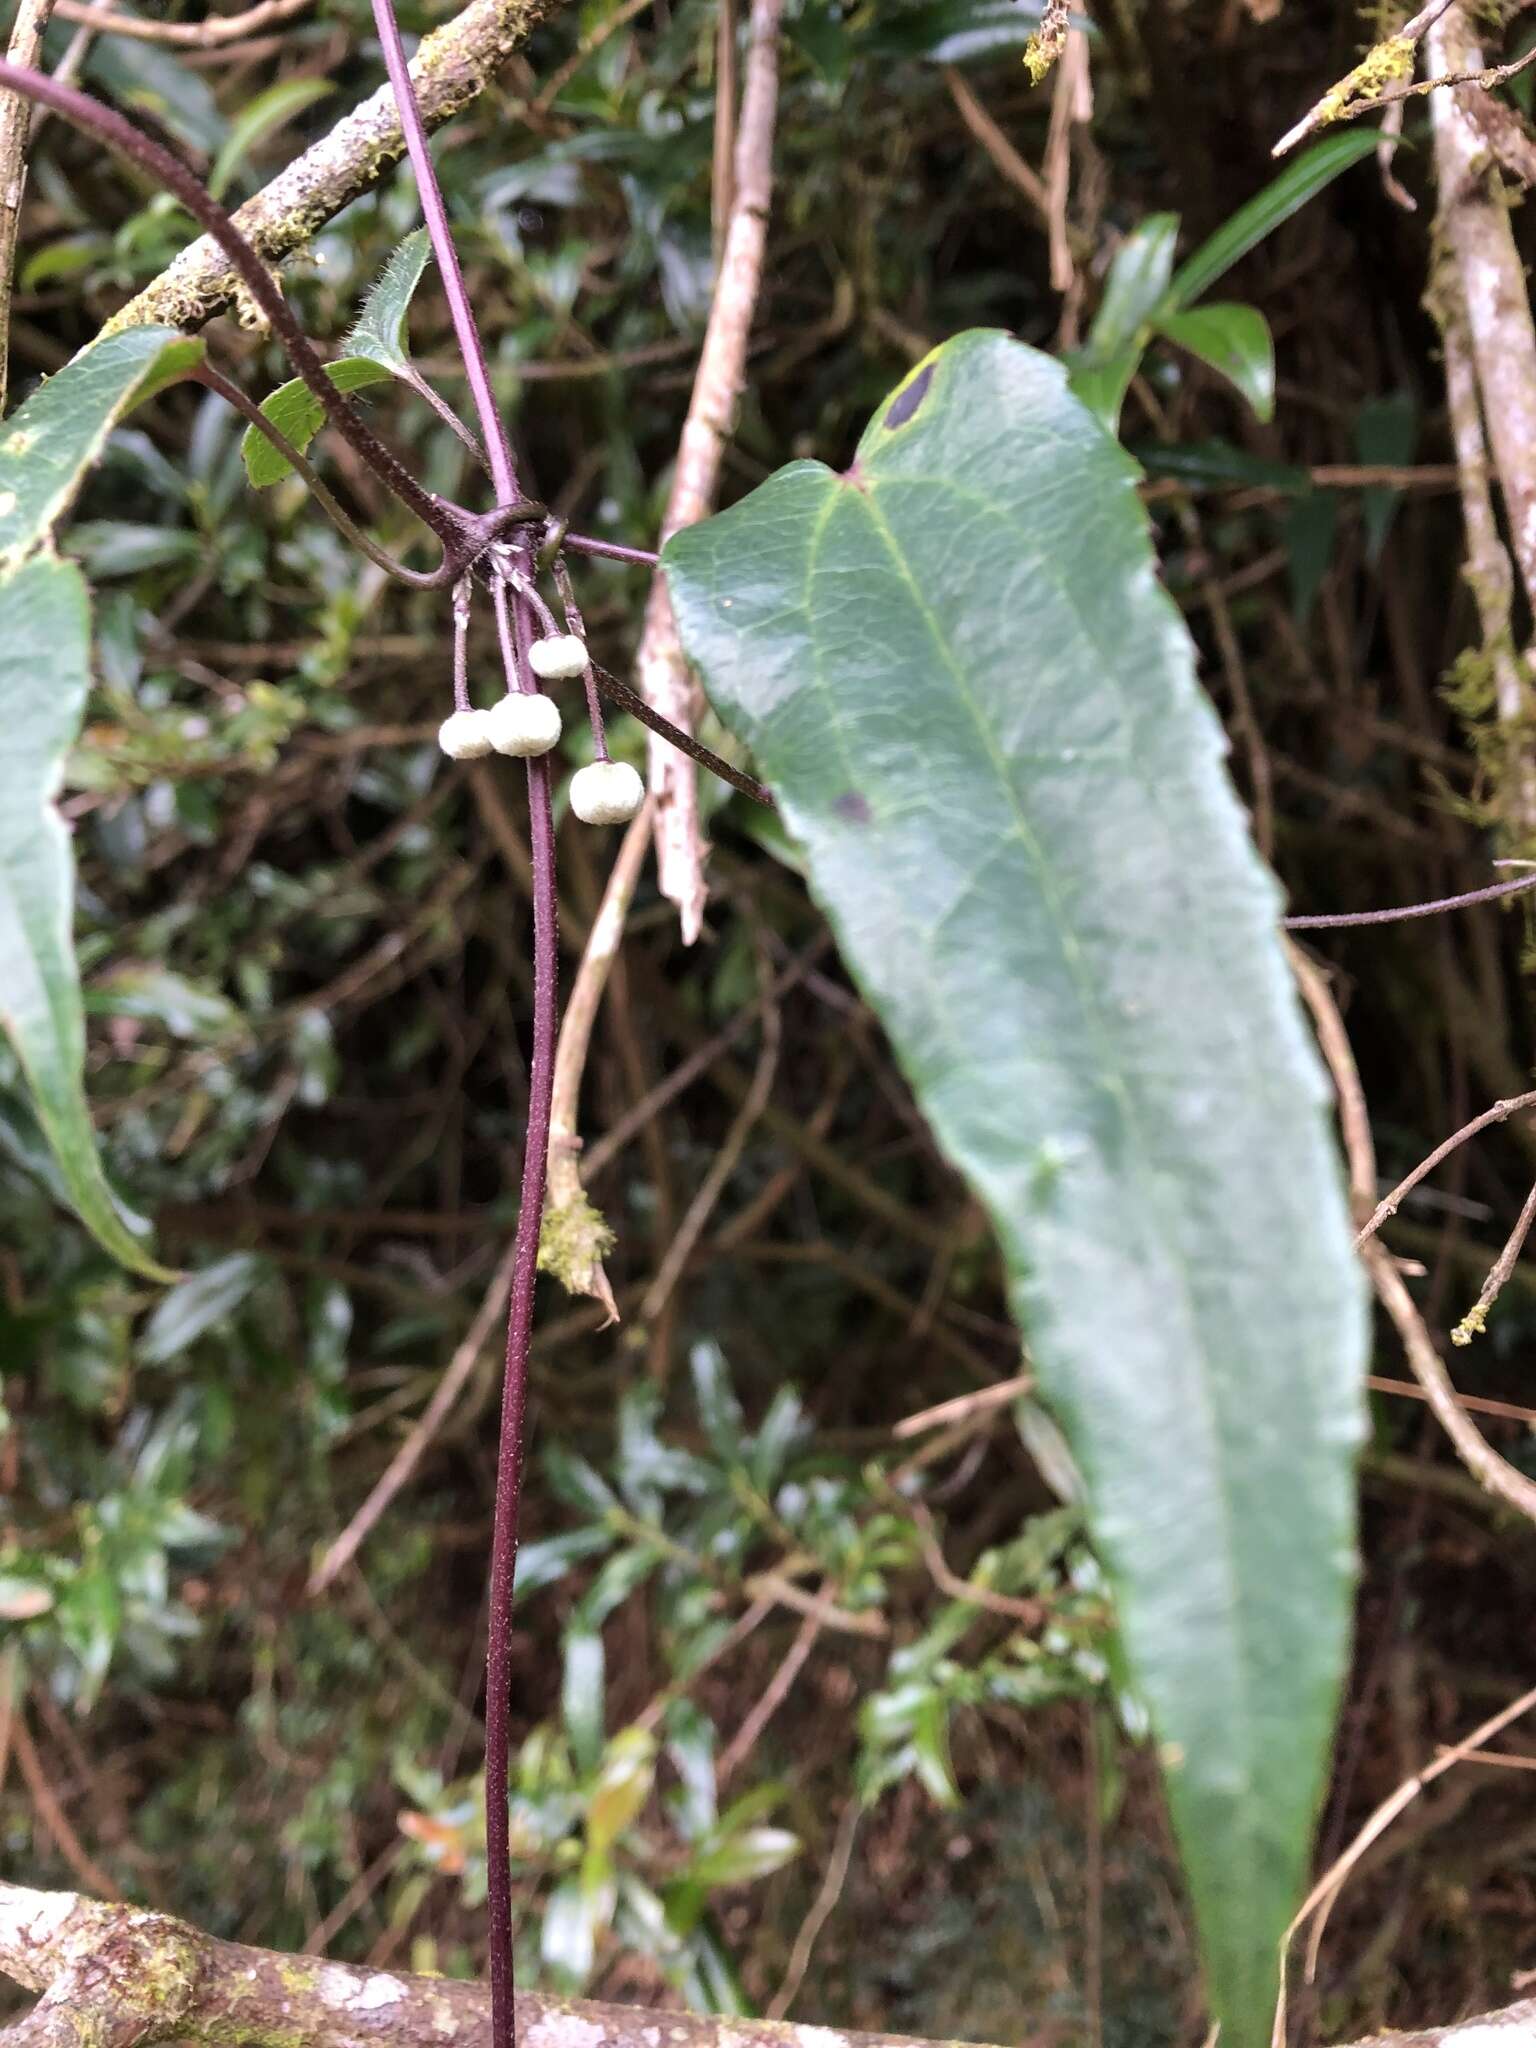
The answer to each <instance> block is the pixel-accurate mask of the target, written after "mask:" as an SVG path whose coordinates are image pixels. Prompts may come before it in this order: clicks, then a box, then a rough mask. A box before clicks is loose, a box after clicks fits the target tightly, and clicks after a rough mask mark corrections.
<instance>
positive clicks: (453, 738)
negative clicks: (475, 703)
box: [437, 711, 491, 761]
mask: <svg viewBox="0 0 1536 2048" xmlns="http://www.w3.org/2000/svg"><path fill="white" fill-rule="evenodd" d="M437 744H438V745H439V746H440V747H441V748H442V750H443V752H444V753H445V754H446V755H447V756H448V758H449V760H451V761H478V760H479V758H480V756H481V755H482V754H488V753H489V752H490V751H491V729H490V714H489V713H488V712H485V711H455V712H454V713H453V714H452V716H451V717H448V718H445V719H444V720H443V722H442V724H441V725H440V726H439V727H438V729H437Z"/></svg>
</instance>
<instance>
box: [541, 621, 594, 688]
mask: <svg viewBox="0 0 1536 2048" xmlns="http://www.w3.org/2000/svg"><path fill="white" fill-rule="evenodd" d="M587 659H588V657H587V643H586V641H585V640H578V639H577V637H576V635H575V634H574V633H552V634H551V635H550V637H549V638H548V639H547V640H535V641H534V643H533V645H532V646H531V647H530V648H529V650H528V666H529V667H530V668H531V669H532V670H533V672H534V674H535V675H536V676H539V677H541V678H542V679H543V680H544V681H545V682H546V683H564V682H569V681H570V679H571V677H572V676H581V675H585V674H586V672H587Z"/></svg>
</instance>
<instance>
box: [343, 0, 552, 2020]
mask: <svg viewBox="0 0 1536 2048" xmlns="http://www.w3.org/2000/svg"><path fill="white" fill-rule="evenodd" d="M383 4H386V5H387V4H388V0H383ZM486 439H487V441H488V442H489V443H490V444H491V445H493V446H494V441H495V437H494V436H493V435H492V434H491V433H490V431H489V428H488V429H487V434H486ZM493 597H494V600H495V608H496V628H497V632H498V635H499V636H500V640H501V653H502V665H503V668H504V669H505V672H506V683H507V688H508V690H509V691H511V690H516V689H517V688H518V687H519V685H520V682H521V681H522V679H523V678H524V677H525V676H526V675H527V672H528V663H527V641H528V628H527V619H526V614H525V612H524V610H523V606H522V604H521V601H520V600H516V599H513V598H512V597H511V595H510V593H509V592H508V589H507V586H506V584H505V583H504V582H502V581H501V580H500V579H499V578H498V580H497V582H496V585H495V587H494V591H493ZM527 767H528V838H529V847H530V852H531V856H532V867H533V874H532V882H533V890H532V893H533V1056H532V1059H531V1060H530V1062H529V1068H528V1129H527V1134H526V1136H525V1137H524V1140H523V1173H522V1185H521V1187H520V1189H519V1193H518V1204H517V1230H516V1234H515V1236H514V1238H513V1244H512V1299H511V1303H510V1306H509V1309H508V1312H507V1360H506V1368H505V1372H504V1374H503V1378H502V1386H501V1441H500V1444H499V1446H498V1449H497V1454H496V1509H495V1516H494V1519H493V1522H492V1528H491V1584H490V1601H489V1605H490V1622H489V1629H488V1640H487V1644H486V1660H485V1849H486V1917H487V1921H488V1923H489V1924H488V1927H487V1943H488V1950H489V1955H488V1963H489V1976H490V1980H491V2040H492V2044H493V2048H515V2041H516V2006H515V1996H514V1991H515V1971H514V1966H513V1951H512V1843H511V1832H510V1826H509V1815H508V1808H507V1795H508V1766H509V1760H510V1756H511V1706H512V1601H513V1596H514V1593H515V1590H516V1579H517V1528H518V1511H519V1509H520V1507H521V1505H522V1494H523V1434H524V1428H525V1425H526V1421H527V1413H528V1352H529V1346H530V1344H531V1343H532V1339H533V1296H534V1289H535V1286H536V1285H537V1281H538V1271H539V1232H540V1227H541V1225H542V1223H543V1218H544V1181H545V1176H546V1174H547V1172H548V1168H549V1124H550V1102H551V1099H552V1096H553V1093H554V1082H555V1019H556V1011H557V1008H558V1003H559V991H558V986H557V983H558V974H559V967H558V962H559V931H558V911H557V896H556V889H555V819H554V807H553V805H552V803H551V801H550V789H549V763H548V761H547V759H546V758H545V757H544V756H543V755H535V756H533V757H532V758H531V759H530V760H529V761H528V764H527Z"/></svg>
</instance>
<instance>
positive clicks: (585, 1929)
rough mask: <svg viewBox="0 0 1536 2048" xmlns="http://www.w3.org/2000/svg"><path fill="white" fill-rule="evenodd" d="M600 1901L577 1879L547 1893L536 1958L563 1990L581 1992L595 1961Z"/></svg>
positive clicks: (566, 1880) (557, 1886) (571, 1879)
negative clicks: (537, 1957)
mask: <svg viewBox="0 0 1536 2048" xmlns="http://www.w3.org/2000/svg"><path fill="white" fill-rule="evenodd" d="M601 1907H602V1900H601V1898H600V1896H598V1895H595V1894H594V1893H592V1892H591V1891H589V1890H588V1888H587V1887H586V1886H584V1885H583V1884H582V1882H581V1880H580V1878H579V1877H567V1878H563V1879H562V1880H561V1882H560V1883H559V1884H557V1885H556V1886H555V1888H554V1890H553V1891H552V1892H551V1893H550V1895H549V1899H548V1901H547V1902H546V1904H545V1907H544V1920H543V1925H542V1926H541V1928H540V1930H539V1957H540V1960H541V1961H542V1962H543V1964H544V1967H545V1968H546V1969H547V1970H548V1971H549V1973H550V1976H551V1978H552V1979H553V1980H554V1983H555V1984H556V1986H557V1987H558V1988H559V1989H560V1990H562V1991H581V1990H583V1989H584V1988H585V1987H586V1984H587V1982H588V1980H589V1979H590V1977H591V1975H592V1966H593V1964H594V1963H595V1962H596V1960H597V1936H598V1930H599V1926H600V1924H601V1923H600V1914H601Z"/></svg>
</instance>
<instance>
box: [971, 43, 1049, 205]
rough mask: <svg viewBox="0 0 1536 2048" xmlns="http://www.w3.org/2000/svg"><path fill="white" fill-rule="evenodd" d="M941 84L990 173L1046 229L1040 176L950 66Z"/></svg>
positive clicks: (1046, 200)
mask: <svg viewBox="0 0 1536 2048" xmlns="http://www.w3.org/2000/svg"><path fill="white" fill-rule="evenodd" d="M944 83H945V84H946V85H947V86H948V87H949V96H950V98H951V99H952V100H953V101H954V103H955V109H956V111H957V112H958V114H959V116H960V118H961V120H962V121H963V122H964V123H965V125H966V127H967V128H969V129H970V131H971V133H972V135H974V136H975V138H976V140H977V141H978V142H979V143H980V144H981V147H982V148H983V150H985V152H986V154H987V156H988V158H989V159H990V161H991V164H992V167H993V169H994V170H995V171H996V172H997V173H998V175H999V176H1000V177H1002V178H1003V179H1005V180H1006V182H1007V183H1008V184H1010V185H1012V186H1013V188H1014V190H1015V191H1017V192H1020V193H1022V194H1023V196H1024V198H1025V199H1026V200H1027V201H1028V203H1029V204H1030V206H1032V207H1033V208H1034V210H1035V212H1036V213H1037V214H1038V215H1039V216H1040V218H1041V220H1042V221H1044V222H1045V223H1046V224H1047V226H1049V224H1050V219H1051V195H1050V194H1049V192H1047V190H1046V189H1045V182H1044V180H1043V179H1042V178H1041V176H1040V173H1039V172H1038V171H1037V170H1035V169H1034V168H1033V167H1032V166H1031V165H1029V164H1027V163H1026V162H1025V161H1024V159H1023V157H1021V156H1020V155H1019V152H1018V151H1017V150H1016V149H1015V148H1014V146H1013V144H1012V143H1011V142H1010V141H1009V140H1008V138H1007V136H1006V135H1005V134H1004V133H1003V131H1002V129H1001V128H999V127H998V125H997V123H996V122H995V121H994V120H993V118H992V116H991V115H990V114H989V113H988V112H987V110H986V108H985V107H984V106H983V105H982V104H981V101H980V100H979V99H977V97H976V95H975V93H974V92H973V91H972V90H971V86H970V82H969V81H968V80H967V78H966V77H965V74H964V73H963V72H961V71H957V70H956V69H955V67H954V65H953V64H946V65H945V67H944Z"/></svg>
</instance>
